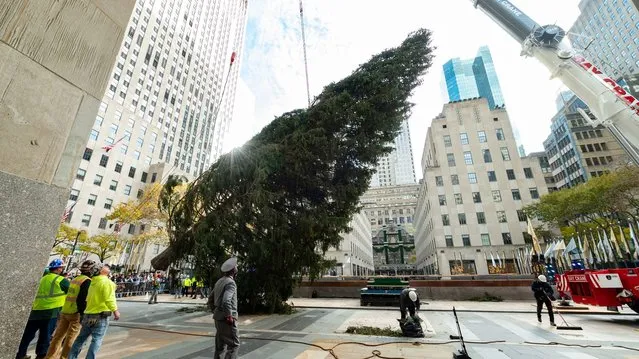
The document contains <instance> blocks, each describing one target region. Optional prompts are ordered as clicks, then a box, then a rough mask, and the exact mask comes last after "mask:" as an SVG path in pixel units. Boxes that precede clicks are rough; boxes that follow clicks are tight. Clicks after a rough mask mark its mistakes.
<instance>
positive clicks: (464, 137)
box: [459, 133, 468, 145]
mask: <svg viewBox="0 0 639 359" xmlns="http://www.w3.org/2000/svg"><path fill="white" fill-rule="evenodd" d="M459 140H460V141H461V144H462V145H467V144H468V134H467V133H460V134H459Z"/></svg>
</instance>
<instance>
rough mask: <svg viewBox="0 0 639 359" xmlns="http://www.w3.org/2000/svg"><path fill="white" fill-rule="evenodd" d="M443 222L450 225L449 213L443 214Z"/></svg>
mask: <svg viewBox="0 0 639 359" xmlns="http://www.w3.org/2000/svg"><path fill="white" fill-rule="evenodd" d="M442 224H443V225H444V226H450V218H448V215H447V214H442Z"/></svg>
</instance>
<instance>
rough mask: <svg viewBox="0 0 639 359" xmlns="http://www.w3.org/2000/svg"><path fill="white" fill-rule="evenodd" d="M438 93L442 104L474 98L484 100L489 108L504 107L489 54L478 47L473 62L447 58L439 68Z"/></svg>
mask: <svg viewBox="0 0 639 359" xmlns="http://www.w3.org/2000/svg"><path fill="white" fill-rule="evenodd" d="M443 71H444V77H443V83H442V93H443V96H444V99H445V101H446V102H448V101H461V100H468V99H473V98H477V97H483V98H485V99H487V100H488V104H489V106H490V108H491V109H494V108H496V107H502V106H504V97H503V95H502V92H501V86H500V85H499V79H498V78H497V72H496V71H495V65H494V63H493V58H492V55H491V54H490V50H489V49H488V47H487V46H482V47H480V48H479V51H478V52H477V56H476V57H475V58H473V59H466V60H461V59H459V58H454V59H450V60H449V61H448V62H446V63H445V64H444V66H443Z"/></svg>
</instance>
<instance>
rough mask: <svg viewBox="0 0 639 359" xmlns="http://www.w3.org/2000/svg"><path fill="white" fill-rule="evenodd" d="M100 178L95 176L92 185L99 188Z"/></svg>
mask: <svg viewBox="0 0 639 359" xmlns="http://www.w3.org/2000/svg"><path fill="white" fill-rule="evenodd" d="M102 178H103V177H102V176H100V175H95V178H94V179H93V184H94V185H96V186H100V185H101V184H102Z"/></svg>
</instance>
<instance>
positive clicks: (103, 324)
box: [69, 314, 109, 359]
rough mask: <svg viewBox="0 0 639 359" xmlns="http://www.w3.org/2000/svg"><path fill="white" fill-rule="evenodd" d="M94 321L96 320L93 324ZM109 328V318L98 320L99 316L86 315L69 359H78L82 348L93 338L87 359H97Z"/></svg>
mask: <svg viewBox="0 0 639 359" xmlns="http://www.w3.org/2000/svg"><path fill="white" fill-rule="evenodd" d="M93 320H96V321H95V322H93ZM108 327H109V318H98V317H97V316H93V315H90V314H86V315H84V318H82V329H80V334H78V337H77V338H76V339H75V342H73V347H71V352H70V353H69V359H77V358H78V356H79V355H80V351H82V347H83V346H84V342H86V340H87V339H88V338H89V336H91V345H89V351H88V352H87V356H86V358H87V359H94V358H96V356H97V354H98V351H99V350H100V346H101V345H102V339H103V338H104V335H105V334H106V331H107V328H108Z"/></svg>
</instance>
